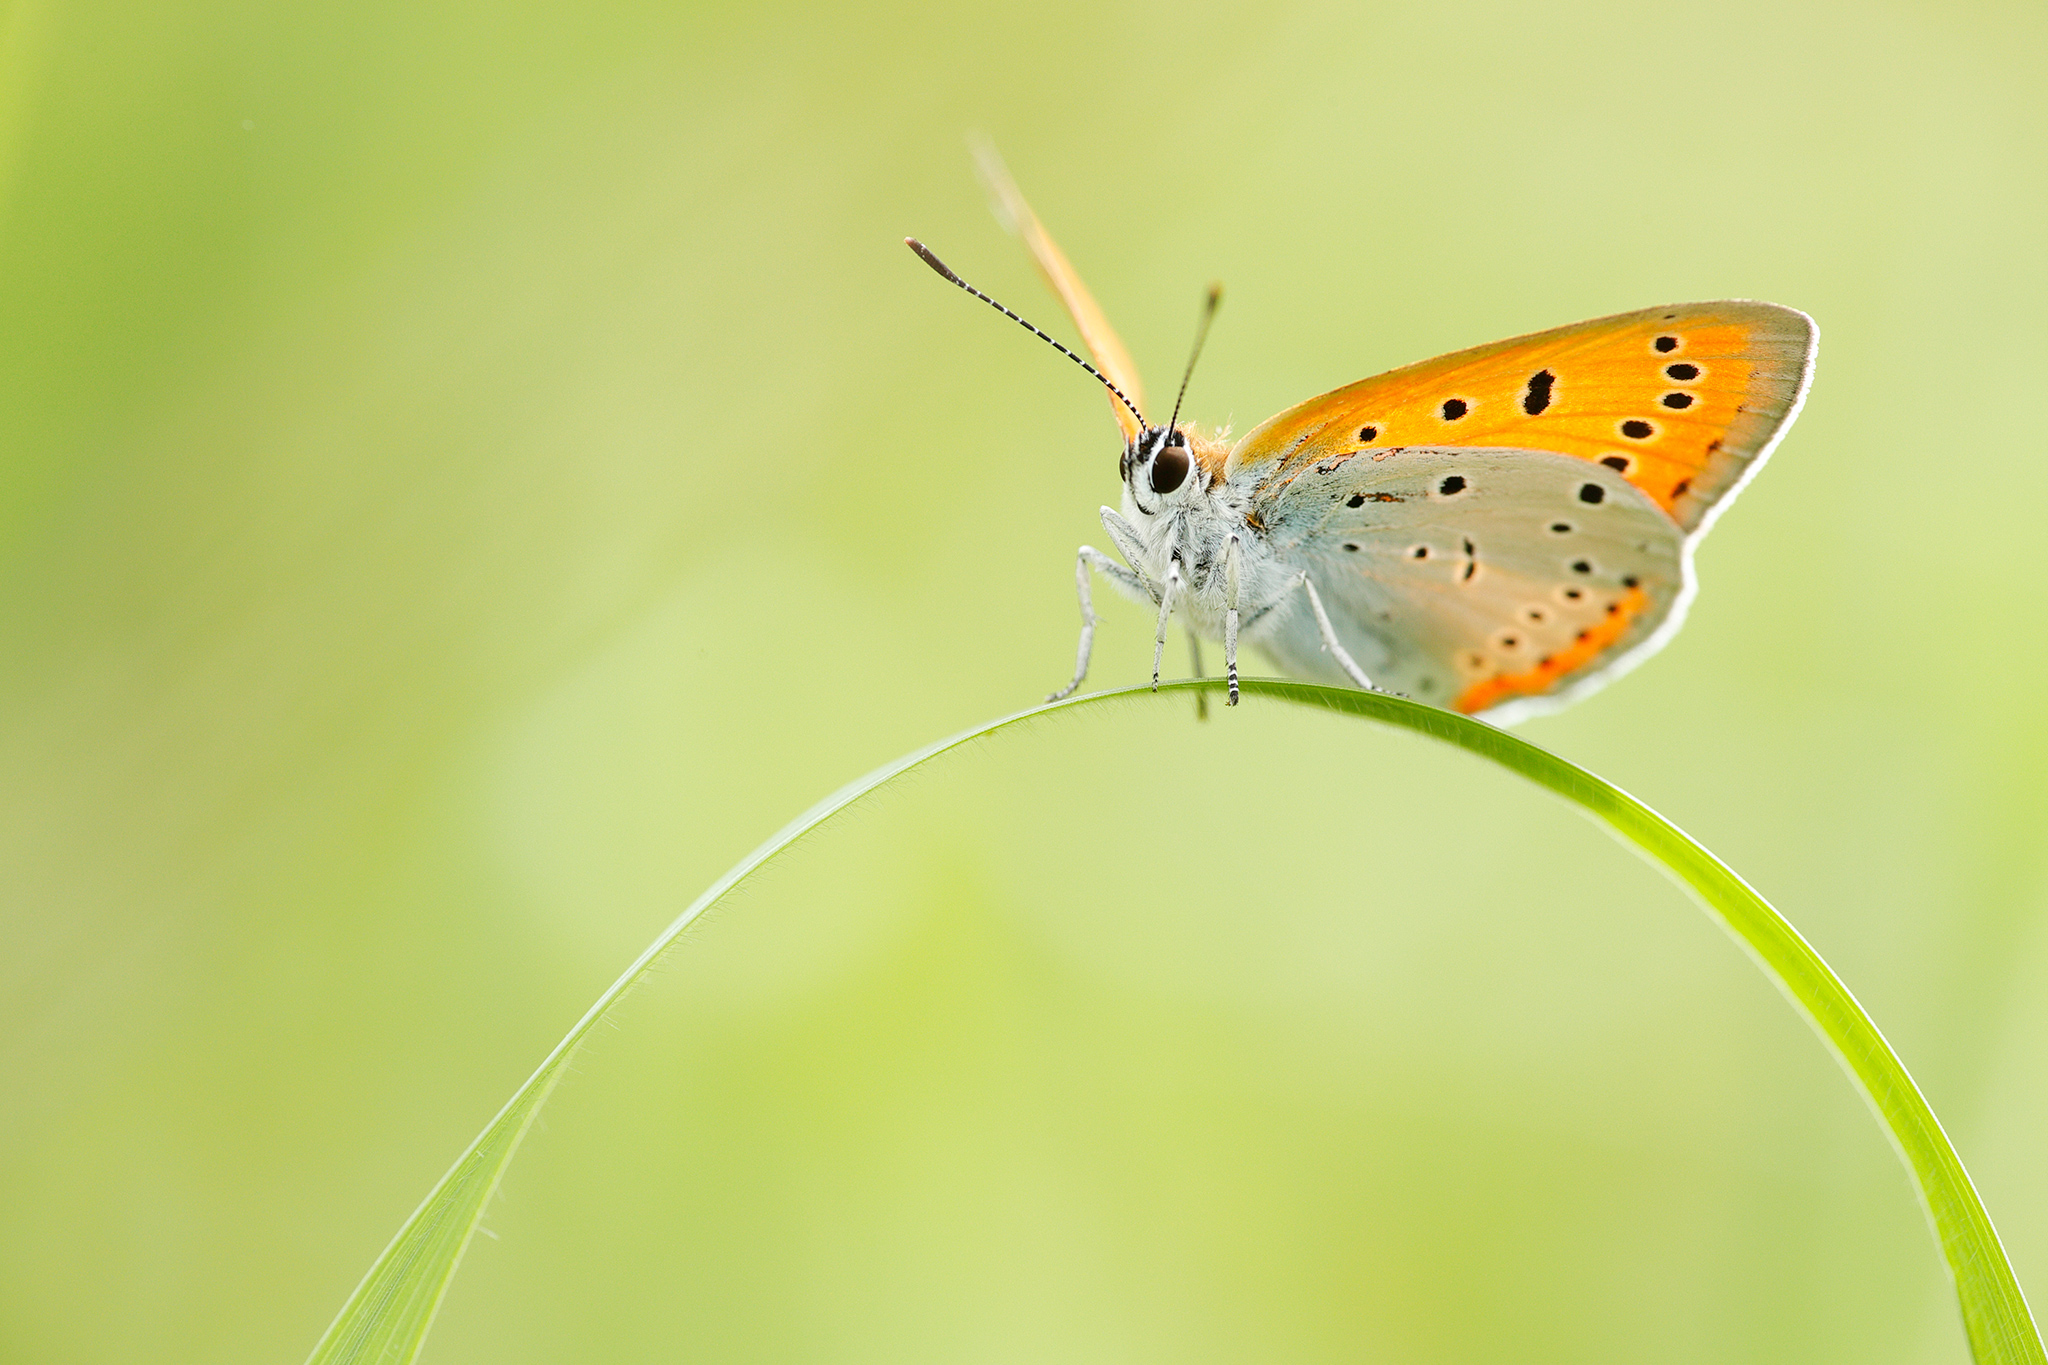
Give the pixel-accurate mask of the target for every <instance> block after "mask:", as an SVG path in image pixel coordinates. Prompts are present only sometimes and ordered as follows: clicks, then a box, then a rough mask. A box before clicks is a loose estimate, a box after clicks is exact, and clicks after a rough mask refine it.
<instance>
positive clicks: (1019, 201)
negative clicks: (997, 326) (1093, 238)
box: [975, 146, 1145, 442]
mask: <svg viewBox="0 0 2048 1365" xmlns="http://www.w3.org/2000/svg"><path fill="white" fill-rule="evenodd" d="M975 159H976V163H977V164H978V165H979V167H980V169H981V176H982V179H983V181H984V182H986V184H987V185H988V189H989V193H990V194H991V195H993V196H994V197H995V201H996V207H997V210H998V213H999V216H1000V217H1001V218H1002V220H1003V223H1004V225H1005V226H1006V227H1008V228H1009V229H1010V230H1011V231H1012V232H1014V233H1016V234H1017V235H1018V236H1019V237H1021V238H1023V240H1024V246H1025V248H1026V249H1027V250H1029V251H1030V252H1031V259H1032V260H1033V261H1035V262H1037V264H1038V269H1039V273H1040V274H1042V275H1044V276H1045V282H1046V283H1047V284H1049V285H1051V286H1052V292H1053V293H1054V294H1056V295H1058V296H1059V300H1060V303H1061V304H1062V305H1064V306H1065V308H1066V310H1067V316H1068V317H1070V318H1072V319H1073V320H1074V327H1075V328H1076V329H1077V330H1078V331H1079V332H1080V333H1081V340H1082V341H1083V342H1084V343H1086V345H1087V347H1088V350H1089V353H1090V354H1091V355H1093V356H1094V358H1095V368H1097V369H1098V370H1101V371H1102V373H1103V374H1104V375H1105V376H1106V377H1107V378H1108V380H1109V382H1110V383H1112V384H1114V385H1115V386H1116V387H1117V388H1119V389H1122V390H1123V391H1124V394H1125V395H1126V396H1127V397H1128V398H1129V399H1130V400H1131V402H1132V403H1133V404H1134V405H1135V406H1136V407H1137V408H1138V409H1139V411H1143V410H1144V407H1145V395H1144V392H1143V390H1142V389H1141V387H1140V386H1139V383H1138V367H1137V366H1136V365H1134V364H1132V363H1131V353H1130V352H1129V351H1127V350H1125V349H1124V343H1123V341H1122V340H1121V339H1120V338H1118V336H1117V334H1116V331H1115V329H1114V328H1112V327H1111V326H1110V325H1109V320H1108V319H1107V318H1105V317H1104V316H1103V315H1102V309H1101V308H1100V307H1098V306H1097V305H1096V302H1095V298H1094V296H1093V295H1091V294H1090V293H1089V292H1088V286H1086V285H1084V284H1082V283H1081V277H1080V276H1079V275H1077V274H1075V273H1074V267H1073V266H1071V265H1069V264H1068V263H1067V258H1066V254H1065V253H1064V252H1062V251H1061V250H1060V249H1059V244H1058V243H1056V242H1054V241H1053V239H1052V237H1051V235H1050V234H1048V233H1047V232H1046V230H1045V227H1044V225H1043V224H1041V223H1040V222H1039V221H1038V215H1037V214H1035V213H1033V212H1032V211H1031V205H1030V204H1028V203H1026V202H1025V201H1024V194H1023V192H1022V191H1021V190H1019V189H1018V188H1017V184H1016V182H1015V181H1013V180H1012V179H1011V178H1010V172H1009V170H1008V168H1006V167H1005V166H1004V165H1003V162H1002V159H1001V158H1000V157H998V156H997V155H996V154H995V149H994V148H993V147H989V146H982V147H980V148H977V149H976V154H975ZM1109 407H1110V411H1112V412H1113V413H1115V414H1116V420H1117V425H1118V426H1119V427H1121V428H1122V429H1123V433H1124V440H1125V441H1127V442H1128V441H1132V440H1135V439H1137V436H1138V420H1137V418H1135V417H1133V416H1132V415H1131V413H1130V410H1129V409H1127V408H1126V407H1124V405H1123V404H1122V403H1120V402H1118V401H1117V399H1116V396H1115V395H1114V394H1112V395H1110V399H1109Z"/></svg>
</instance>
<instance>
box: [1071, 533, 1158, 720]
mask: <svg viewBox="0 0 2048 1365" xmlns="http://www.w3.org/2000/svg"><path fill="white" fill-rule="evenodd" d="M1091 568H1092V569H1094V570H1096V571H1097V572H1098V573H1100V574H1101V575H1102V576H1103V577H1104V578H1107V579H1110V580H1112V581H1113V582H1115V583H1116V584H1117V586H1118V587H1120V588H1122V589H1123V590H1124V591H1125V592H1128V593H1130V594H1131V595H1132V596H1133V597H1149V596H1152V589H1151V585H1149V584H1148V583H1146V582H1145V580H1144V579H1142V578H1140V577H1139V576H1138V575H1136V574H1134V573H1132V572H1131V571H1130V570H1129V569H1126V568H1125V567H1124V566H1123V565H1121V564H1119V563H1117V562H1116V561H1115V560H1114V559H1111V558H1110V557H1109V556H1108V555H1106V554H1104V553H1102V551H1100V550H1098V549H1096V548H1095V547H1094V546H1092V545H1083V546H1082V547H1081V549H1080V551H1079V552H1078V553H1077V554H1076V555H1075V556H1074V586H1075V587H1076V588H1077V589H1078V590H1079V592H1080V596H1081V648H1080V650H1079V652H1078V655H1077V657H1076V658H1075V660H1074V680H1073V681H1072V682H1070V683H1068V684H1067V685H1066V686H1065V687H1062V688H1061V689H1060V690H1059V691H1057V692H1055V693H1053V694H1052V695H1051V696H1049V697H1047V698H1046V700H1047V701H1049V702H1053V701H1063V700H1065V699H1066V698H1068V697H1071V696H1073V695H1074V690H1075V689H1076V688H1078V687H1079V686H1080V685H1081V680H1082V679H1083V678H1085V677H1087V676H1088V656H1089V655H1090V654H1091V653H1093V652H1094V650H1095V602H1094V599H1093V596H1092V594H1091V593H1090V592H1089V590H1088V570H1089V569H1091Z"/></svg>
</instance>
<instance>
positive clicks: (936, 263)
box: [903, 237, 1220, 430]
mask: <svg viewBox="0 0 2048 1365" xmlns="http://www.w3.org/2000/svg"><path fill="white" fill-rule="evenodd" d="M903 244H904V245H905V246H907V247H909V248H910V249H911V250H912V251H915V252H916V253H917V254H918V256H919V257H921V258H922V259H923V261H924V263H925V264H926V265H928V266H930V267H931V268H932V269H933V270H936V271H937V272H938V273H939V278H940V279H943V280H948V281H950V282H952V283H954V284H957V285H959V286H960V287H961V288H962V289H965V290H966V291H967V292H968V293H970V294H972V295H974V297H976V298H978V299H980V300H981V301H982V302H983V303H985V304H987V305H988V306H989V307H991V308H993V309H995V310H996V311H997V312H998V313H1001V314H1002V315H1003V316H1004V317H1006V318H1008V319H1009V320H1010V321H1012V322H1014V323H1016V324H1017V325H1018V326H1019V327H1022V328H1023V329H1024V330H1025V331H1027V332H1029V333H1031V335H1033V336H1035V337H1037V338H1038V339H1039V340H1040V341H1043V342H1044V343H1045V344H1046V345H1048V346H1050V347H1052V348H1053V349H1054V350H1055V351H1058V352H1059V353H1060V354H1061V355H1063V356H1065V357H1066V358H1067V359H1069V360H1071V361H1073V362H1074V363H1075V364H1076V365H1079V366H1080V367H1081V368H1082V369H1084V370H1086V371H1088V373H1090V374H1092V375H1094V376H1095V377H1096V378H1097V379H1098V380H1100V381H1101V382H1102V387H1103V388H1105V389H1108V390H1109V391H1110V392H1111V393H1113V394H1115V395H1116V396H1117V399H1118V401H1119V402H1121V403H1122V404H1123V405H1124V406H1125V407H1127V408H1129V409H1130V410H1131V416H1133V417H1135V418H1137V419H1138V426H1139V428H1140V429H1141V430H1142V429H1143V428H1144V427H1145V414H1144V413H1142V412H1139V411H1138V405H1137V404H1136V403H1133V402H1132V401H1131V400H1130V399H1129V398H1127V397H1125V396H1124V391H1123V390H1122V389H1120V388H1118V387H1117V386H1116V385H1114V384H1112V383H1110V382H1109V379H1108V377H1107V376H1105V375H1104V374H1103V373H1102V371H1100V370H1098V369H1096V368H1095V367H1094V366H1093V365H1090V364H1089V363H1088V362H1087V361H1085V360H1083V359H1082V358H1081V357H1080V356H1078V355H1075V354H1074V353H1073V352H1072V351H1070V350H1068V349H1067V348H1066V347H1065V346H1063V345H1061V344H1060V343H1059V342H1058V341H1057V340H1055V339H1054V338H1052V337H1049V336H1047V335H1046V334H1045V333H1044V332H1043V331H1041V330H1039V329H1038V328H1037V327H1034V326H1032V325H1031V324H1030V323H1028V322H1026V321H1025V320H1024V319H1023V318H1020V317H1018V316H1017V315H1016V314H1015V313H1013V312H1011V311H1010V310H1009V309H1007V308H1005V307H1003V305H1001V304H1000V303H997V302H996V301H995V300H994V299H992V298H990V297H989V296H988V295H986V294H984V293H982V292H981V291H980V290H979V289H976V288H975V287H974V286H973V285H971V284H969V283H968V282H967V281H965V280H963V279H961V278H960V277H959V276H958V275H955V274H954V273H953V271H952V269H951V268H950V267H948V266H947V264H946V263H945V262H944V261H942V260H940V259H939V258H938V257H937V256H936V255H935V254H933V252H932V249H931V248H930V247H928V246H926V245H925V244H924V243H923V242H920V241H918V240H917V238H915V237H905V238H904V239H903ZM1215 297H1220V294H1218V295H1214V296H1212V298H1211V300H1210V307H1209V312H1210V313H1211V314H1214V313H1215V311H1216V307H1215ZM1203 330H1204V331H1205V332H1206V331H1207V330H1208V323H1207V321H1206V320H1204V322H1203ZM1195 349H1196V350H1197V351H1198V352H1199V351H1200V349H1201V343H1200V342H1197V343H1196V344H1195ZM1188 365H1189V367H1190V368H1192V367H1193V365H1194V362H1193V361H1192V360H1191V361H1189V362H1188ZM1181 391H1182V392H1183V393H1185V392H1186V391H1187V381H1186V380H1182V381H1181ZM1175 411H1176V412H1178V411H1179V407H1178V405H1176V407H1175Z"/></svg>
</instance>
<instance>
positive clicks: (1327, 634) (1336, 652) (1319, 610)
mask: <svg viewBox="0 0 2048 1365" xmlns="http://www.w3.org/2000/svg"><path fill="white" fill-rule="evenodd" d="M1296 581H1297V582H1299V583H1300V584H1301V590H1302V591H1303V592H1305V593H1307V594H1308V605H1309V609H1310V610H1311V611H1313V612H1315V614H1316V629H1317V630H1320V631H1321V632H1322V633H1323V648H1324V649H1327V650H1329V651H1330V653H1331V654H1332V655H1333V656H1335V658H1336V660H1337V666H1338V667H1339V668H1341V669H1343V670H1344V672H1345V674H1346V675H1347V676H1348V677H1349V678H1350V679H1351V681H1353V682H1355V683H1357V684H1358V685H1359V686H1360V687H1362V688H1364V689H1365V690H1366V691H1368V692H1377V691H1379V689H1378V688H1377V687H1374V686H1373V685H1372V679H1371V678H1368V677H1366V676H1365V670H1364V669H1362V668H1360V667H1359V666H1358V664H1357V663H1356V662H1355V661H1354V660H1353V659H1352V657H1351V656H1350V655H1349V654H1348V653H1346V652H1345V650H1344V646H1343V645H1340V644H1338V643H1337V632H1336V631H1334V630H1332V629H1331V628H1330V617H1329V615H1328V613H1326V612H1325V611H1324V610H1323V599H1322V597H1321V596H1320V595H1318V594H1317V592H1316V585H1315V584H1314V583H1311V582H1310V581H1309V577H1308V575H1307V574H1306V573H1304V574H1302V575H1301V576H1300V577H1299V578H1298V579H1297V580H1296Z"/></svg>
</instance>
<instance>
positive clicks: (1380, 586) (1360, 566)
mask: <svg viewBox="0 0 2048 1365" xmlns="http://www.w3.org/2000/svg"><path fill="white" fill-rule="evenodd" d="M1263 515H1264V521H1265V530H1266V538H1267V541H1268V543H1269V544H1270V545H1271V546H1272V547H1273V549H1274V550H1275V551H1276V552H1278V553H1279V555H1280V556H1281V557H1282V558H1283V559H1284V561H1285V562H1286V563H1288V564H1290V565H1295V566H1299V567H1301V568H1304V569H1307V570H1308V571H1309V572H1310V573H1311V574H1313V575H1314V577H1315V581H1316V583H1317V585H1318V587H1319V589H1320V591H1321V592H1322V595H1323V598H1324V600H1325V602H1326V603H1327V605H1328V608H1329V613H1330V616H1331V618H1332V622H1333V624H1334V626H1335V628H1336V629H1337V631H1338V634H1339V636H1340V638H1341V639H1342V640H1343V642H1344V644H1345V646H1346V648H1347V649H1349V650H1350V651H1351V653H1352V654H1353V655H1354V656H1355V657H1356V658H1357V660H1358V662H1359V664H1360V666H1362V667H1363V668H1364V669H1365V671H1366V672H1367V673H1368V674H1369V675H1371V677H1372V678H1373V680H1374V682H1375V683H1376V684H1378V685H1379V686H1381V687H1384V688H1387V689H1388V690H1390V691H1396V692H1403V693H1406V694H1407V695H1409V696H1413V697H1417V698H1419V699H1421V700H1424V701H1429V702H1433V703H1435V704H1437V705H1440V706H1447V707H1452V708H1454V709H1457V710H1460V711H1466V712H1480V711H1496V710H1497V709H1498V708H1500V707H1502V706H1505V705H1508V704H1510V703H1514V702H1518V701H1522V700H1524V699H1527V698H1535V697H1555V696H1558V695H1559V694H1562V693H1564V692H1567V691H1570V690H1572V689H1573V688H1574V686H1575V685H1576V684H1582V683H1585V682H1587V681H1588V680H1591V679H1594V678H1598V677H1600V676H1602V675H1603V674H1607V673H1609V672H1610V671H1611V670H1612V669H1613V666H1614V664H1615V663H1616V662H1617V661H1618V660H1621V659H1623V658H1626V657H1629V656H1631V655H1633V654H1636V653H1638V651H1641V650H1644V649H1646V648H1648V647H1650V646H1651V645H1653V644H1654V643H1655V641H1656V639H1657V637H1658V632H1659V628H1660V627H1664V626H1668V625H1672V624H1675V622H1676V619H1677V611H1678V609H1679V608H1681V607H1682V606H1683V604H1684V600H1685V598H1686V596H1687V594H1688V592H1689V590H1690V586H1689V576H1688V572H1687V566H1686V540H1685V535H1684V533H1683V532H1682V531H1681V530H1680V529H1679V527H1678V525H1677V523H1675V522H1674V521H1672V520H1671V518H1670V517H1669V516H1668V515H1667V514H1666V513H1665V512H1664V510H1663V509H1662V508H1661V507H1659V506H1658V505H1657V504H1656V503H1654V502H1652V501H1651V500H1650V499H1649V498H1648V497H1647V496H1645V495H1644V494H1643V493H1642V492H1641V491H1640V490H1638V489H1636V488H1635V487H1633V486H1632V485H1631V484H1630V483H1629V482H1628V481H1627V480H1626V479H1624V478H1623V477H1622V476H1621V475H1620V474H1619V473H1617V472H1615V471H1612V470H1608V469H1602V468H1599V467H1597V466H1596V467H1593V468H1590V469H1589V468H1588V467H1587V466H1586V465H1585V464H1584V463H1583V462H1582V461H1580V460H1577V459H1573V458H1571V457H1569V456H1563V455H1558V454H1555V453H1553V452H1550V451H1542V450H1515V449H1465V448H1455V447H1454V448H1440V447H1421V448H1417V447H1396V448H1394V449H1392V450H1381V451H1364V452H1360V453H1358V454H1355V455H1352V454H1339V455H1334V456H1331V457H1329V458H1327V459H1324V460H1320V461H1317V462H1315V463H1313V464H1310V465H1307V466H1304V467H1302V468H1300V469H1298V470H1297V471H1296V472H1295V473H1294V475H1293V476H1292V478H1291V479H1290V481H1289V484H1288V487H1287V491H1286V493H1285V495H1284V496H1282V497H1280V498H1279V499H1277V500H1275V501H1273V502H1271V503H1269V504H1268V505H1267V506H1266V508H1265V511H1264V514H1263ZM1276 625H1277V629H1276V630H1274V631H1273V633H1271V634H1270V635H1269V636H1268V638H1267V639H1266V641H1265V642H1264V643H1265V645H1266V648H1268V649H1269V650H1270V651H1271V652H1273V653H1274V654H1276V655H1278V656H1279V658H1280V661H1281V662H1282V663H1283V664H1285V665H1286V666H1287V667H1288V670H1289V671H1290V672H1294V673H1299V674H1303V675H1305V676H1309V677H1318V676H1321V677H1327V678H1328V679H1329V680H1330V681H1333V682H1341V681H1343V679H1342V677H1341V675H1339V674H1337V673H1336V671H1335V665H1334V664H1332V663H1330V662H1329V658H1330V656H1329V655H1328V654H1327V653H1325V652H1324V651H1323V649H1322V642H1321V640H1320V638H1319V637H1318V635H1317V633H1316V630H1315V628H1314V623H1313V620H1312V618H1311V617H1310V616H1309V614H1308V613H1307V611H1306V610H1303V609H1299V608H1296V609H1294V610H1293V611H1292V614H1291V615H1290V616H1288V617H1286V618H1283V620H1282V621H1280V622H1278V623H1276Z"/></svg>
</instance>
